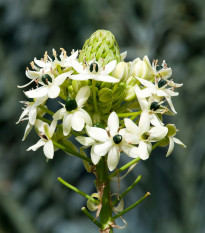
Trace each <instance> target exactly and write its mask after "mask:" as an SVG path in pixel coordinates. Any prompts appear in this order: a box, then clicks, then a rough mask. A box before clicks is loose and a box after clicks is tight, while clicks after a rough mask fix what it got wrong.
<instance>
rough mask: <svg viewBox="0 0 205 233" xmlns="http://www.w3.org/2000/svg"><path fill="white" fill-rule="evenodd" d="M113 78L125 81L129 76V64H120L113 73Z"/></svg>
mask: <svg viewBox="0 0 205 233" xmlns="http://www.w3.org/2000/svg"><path fill="white" fill-rule="evenodd" d="M112 76H113V77H115V78H117V79H120V80H121V81H125V80H126V79H127V76H128V64H127V63H126V62H120V63H118V64H117V65H116V66H115V69H114V70H113V72H112Z"/></svg>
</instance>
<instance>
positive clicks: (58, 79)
mask: <svg viewBox="0 0 205 233" xmlns="http://www.w3.org/2000/svg"><path fill="white" fill-rule="evenodd" d="M72 73H73V71H69V72H66V73H63V74H60V75H59V76H58V77H56V78H55V79H54V84H55V85H57V86H60V85H61V84H63V83H64V81H65V80H66V78H67V77H69V76H70V75H71V74H72Z"/></svg>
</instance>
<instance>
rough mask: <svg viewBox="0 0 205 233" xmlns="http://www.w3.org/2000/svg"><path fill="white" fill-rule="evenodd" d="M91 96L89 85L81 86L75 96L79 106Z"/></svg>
mask: <svg viewBox="0 0 205 233" xmlns="http://www.w3.org/2000/svg"><path fill="white" fill-rule="evenodd" d="M89 96H90V87H89V86H85V87H81V88H80V90H79V92H78V94H77V96H76V98H75V100H76V102H77V104H78V107H81V106H83V105H84V104H85V103H86V101H87V100H88V98H89Z"/></svg>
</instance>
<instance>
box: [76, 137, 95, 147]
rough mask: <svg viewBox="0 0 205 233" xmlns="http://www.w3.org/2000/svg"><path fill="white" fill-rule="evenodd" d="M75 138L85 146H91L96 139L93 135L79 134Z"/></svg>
mask: <svg viewBox="0 0 205 233" xmlns="http://www.w3.org/2000/svg"><path fill="white" fill-rule="evenodd" d="M75 139H76V140H77V141H78V142H79V143H80V144H82V145H84V146H91V145H93V144H94V143H95V140H94V139H93V138H91V137H83V136H78V137H76V138H75Z"/></svg>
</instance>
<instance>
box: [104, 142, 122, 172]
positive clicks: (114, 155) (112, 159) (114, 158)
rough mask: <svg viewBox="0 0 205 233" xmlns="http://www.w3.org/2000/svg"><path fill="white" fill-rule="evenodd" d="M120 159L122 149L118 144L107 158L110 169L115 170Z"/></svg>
mask: <svg viewBox="0 0 205 233" xmlns="http://www.w3.org/2000/svg"><path fill="white" fill-rule="evenodd" d="M119 160H120V151H119V148H118V146H113V147H112V148H111V149H110V151H109V153H108V158H107V165H108V168H109V170H110V171H113V170H114V169H115V168H116V167H117V165H118V162H119Z"/></svg>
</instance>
